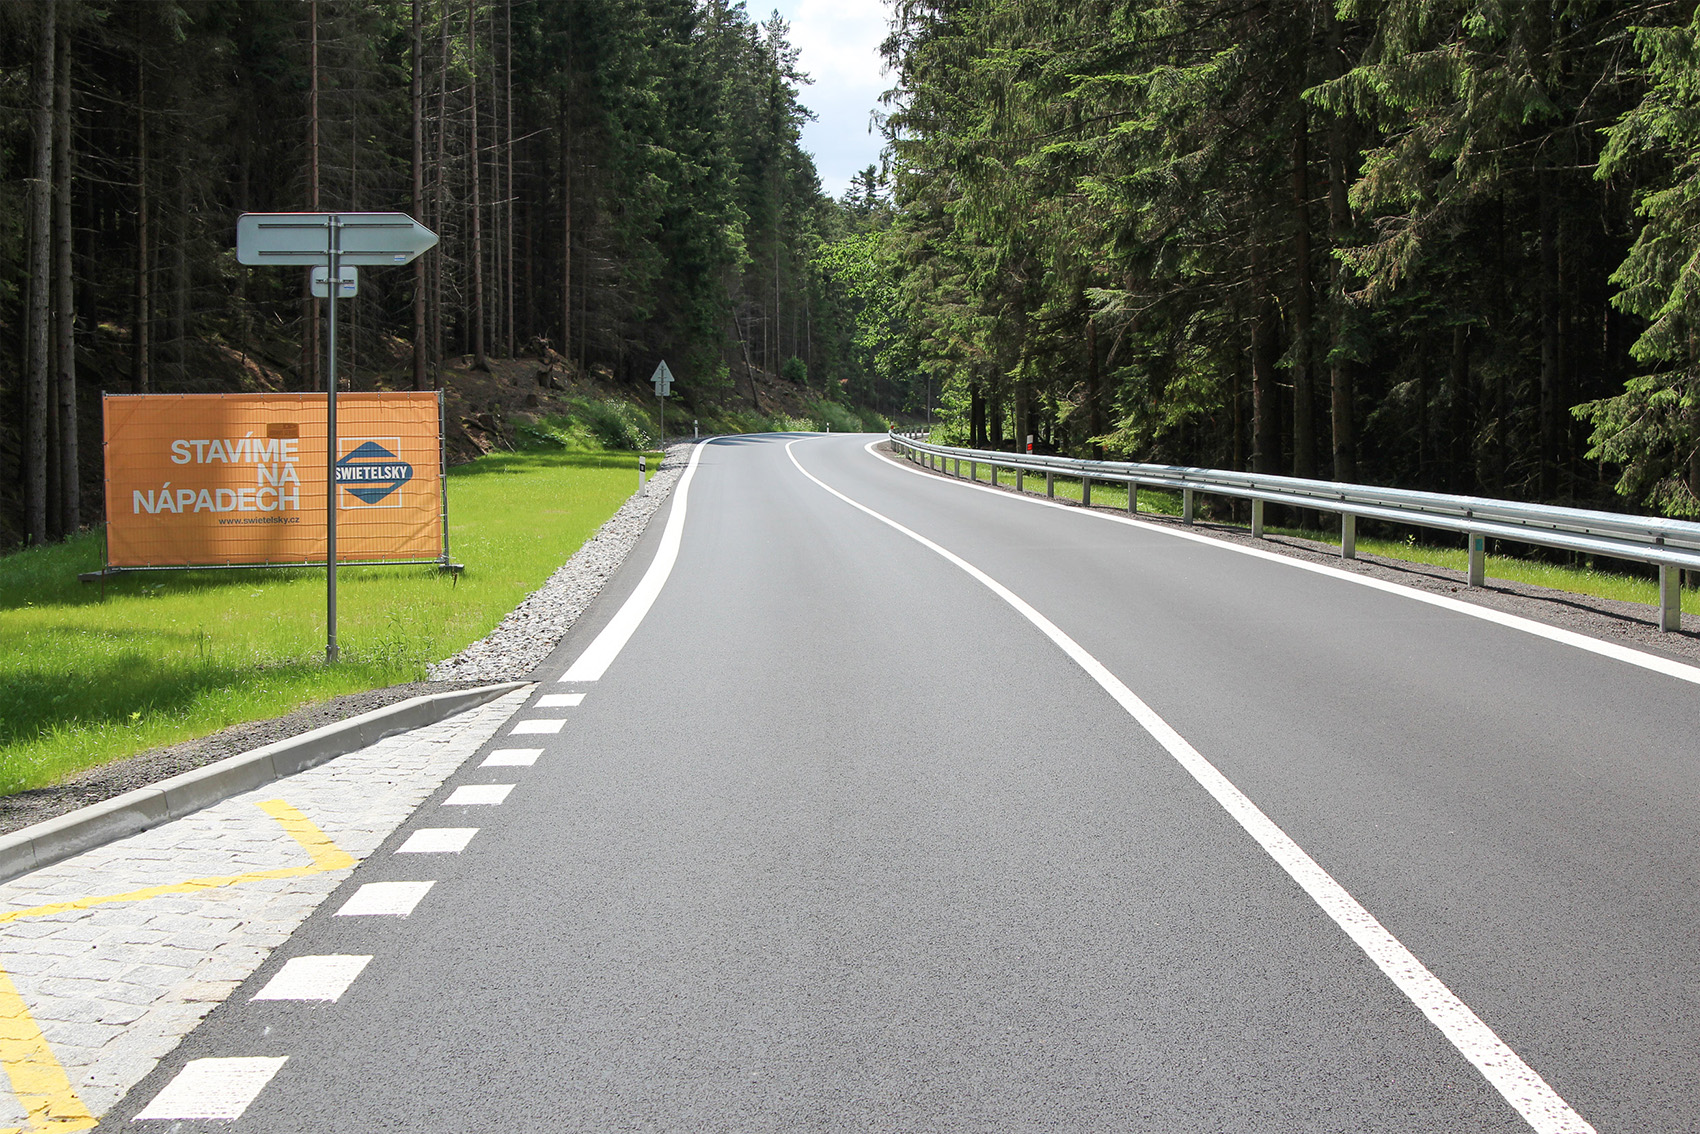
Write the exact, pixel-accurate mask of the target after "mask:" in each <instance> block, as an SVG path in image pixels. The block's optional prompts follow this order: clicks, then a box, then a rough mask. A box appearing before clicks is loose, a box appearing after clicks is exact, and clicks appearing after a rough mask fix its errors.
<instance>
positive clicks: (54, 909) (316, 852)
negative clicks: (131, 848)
mask: <svg viewBox="0 0 1700 1134" xmlns="http://www.w3.org/2000/svg"><path fill="white" fill-rule="evenodd" d="M256 806H257V807H259V808H260V810H262V811H264V812H265V813H266V814H267V815H270V816H271V817H272V818H273V819H276V820H277V822H278V825H279V826H281V827H282V828H283V829H284V831H285V832H287V833H288V834H289V836H290V837H291V838H293V839H294V840H295V841H296V842H298V843H300V844H301V849H303V850H305V851H306V852H307V853H308V854H309V855H312V856H313V865H311V866H285V867H280V868H279V869H276V870H252V871H249V872H248V873H246V874H223V875H217V876H214V877H210V878H191V879H189V880H188V881H186V882H173V883H170V884H169V885H165V886H148V887H146V888H145V889H141V890H131V891H129V892H127V893H123V894H101V895H98V896H96V897H91V898H77V899H75V900H73V901H69V902H53V903H51V904H49V905H45V906H31V907H30V908H29V909H27V910H10V911H8V912H6V913H0V925H4V924H6V923H7V922H12V921H19V920H21V919H23V918H28V917H46V916H48V915H49V914H56V913H66V912H68V911H70V910H86V909H89V908H91V907H93V906H105V905H111V904H113V903H115V902H143V901H146V900H147V899H149V898H162V897H165V896H166V895H168V894H192V893H195V892H196V891H197V890H211V889H215V888H216V887H219V886H237V885H240V884H241V883H243V882H259V881H261V880H263V879H267V878H301V877H303V876H305V875H308V874H323V873H324V872H325V871H327V870H342V869H344V868H346V867H350V866H353V865H354V856H353V855H351V854H349V853H348V852H347V851H344V850H342V849H340V848H339V847H338V846H337V845H336V844H335V843H333V842H331V841H330V839H329V838H327V837H326V835H325V833H324V832H323V831H321V830H319V828H318V827H316V826H314V825H313V821H312V820H311V819H309V818H307V817H306V816H305V815H303V814H301V812H299V811H297V810H295V808H293V807H291V806H289V804H287V803H285V802H284V801H283V800H281V799H268V800H266V801H265V802H264V803H260V804H256ZM0 1134H4V1132H3V1131H0Z"/></svg>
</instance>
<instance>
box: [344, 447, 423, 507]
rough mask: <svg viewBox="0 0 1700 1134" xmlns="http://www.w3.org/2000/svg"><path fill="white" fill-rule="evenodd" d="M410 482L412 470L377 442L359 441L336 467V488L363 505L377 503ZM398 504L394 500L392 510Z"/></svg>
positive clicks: (398, 501) (398, 502) (399, 501)
mask: <svg viewBox="0 0 1700 1134" xmlns="http://www.w3.org/2000/svg"><path fill="white" fill-rule="evenodd" d="M385 440H389V439H388V438H385ZM391 443H392V444H395V442H393V441H392V442H391ZM398 447H399V446H398ZM412 479H413V466H412V465H410V464H408V463H407V462H406V461H404V460H402V459H401V458H400V457H398V456H396V455H395V454H394V453H392V452H391V451H390V450H389V449H386V448H385V447H384V446H382V445H380V444H378V442H376V441H361V442H360V444H359V445H357V446H356V447H355V449H354V451H353V452H351V453H349V454H348V455H347V456H345V457H343V458H342V460H340V461H338V462H337V463H336V482H337V484H338V485H339V486H341V487H342V488H345V489H347V490H348V494H349V495H350V496H353V497H354V498H355V499H356V500H359V501H360V502H361V503H363V504H368V505H371V504H378V503H380V502H381V501H383V500H384V499H385V498H386V497H388V496H389V495H390V494H392V493H393V492H395V491H396V489H398V488H400V487H401V486H402V485H404V484H406V483H407V482H408V481H410V480H412ZM400 503H401V499H400V497H397V498H396V500H395V501H394V504H393V505H391V506H396V505H399V504H400Z"/></svg>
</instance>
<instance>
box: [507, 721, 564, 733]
mask: <svg viewBox="0 0 1700 1134" xmlns="http://www.w3.org/2000/svg"><path fill="white" fill-rule="evenodd" d="M566 723H567V718H566V717H538V718H535V719H533V720H529V721H520V722H519V723H518V724H516V725H514V728H513V731H512V732H511V733H509V734H508V735H509V736H519V735H521V734H523V733H543V732H547V733H554V732H560V731H561V729H562V727H563V726H565V725H566Z"/></svg>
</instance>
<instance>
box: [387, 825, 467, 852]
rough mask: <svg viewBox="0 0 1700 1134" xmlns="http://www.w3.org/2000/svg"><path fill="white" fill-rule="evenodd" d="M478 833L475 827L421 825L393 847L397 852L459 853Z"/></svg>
mask: <svg viewBox="0 0 1700 1134" xmlns="http://www.w3.org/2000/svg"><path fill="white" fill-rule="evenodd" d="M477 833H478V828H477V827H421V828H420V829H419V830H417V831H415V832H413V834H411V835H409V836H407V841H406V842H405V843H403V844H401V846H399V847H397V848H396V849H395V852H396V853H397V854H459V853H460V852H461V851H463V850H465V849H466V844H467V843H470V842H471V841H472V836H474V835H476V834H477Z"/></svg>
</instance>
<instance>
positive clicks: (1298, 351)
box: [1293, 103, 1316, 478]
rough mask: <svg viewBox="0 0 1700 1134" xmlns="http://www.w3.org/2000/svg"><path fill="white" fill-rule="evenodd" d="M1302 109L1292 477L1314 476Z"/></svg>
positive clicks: (1296, 165)
mask: <svg viewBox="0 0 1700 1134" xmlns="http://www.w3.org/2000/svg"><path fill="white" fill-rule="evenodd" d="M1305 114H1306V112H1305V108H1304V105H1303V104H1302V103H1301V104H1300V105H1299V107H1298V119H1297V121H1295V122H1294V124H1293V261H1294V267H1295V268H1296V269H1297V273H1296V276H1297V278H1296V279H1295V281H1294V294H1293V475H1294V476H1302V477H1306V478H1309V477H1314V476H1315V475H1316V393H1315V390H1314V389H1313V388H1312V382H1311V371H1310V336H1311V297H1312V295H1313V292H1314V288H1313V284H1312V282H1311V271H1310V135H1309V129H1308V124H1307V123H1306V121H1305Z"/></svg>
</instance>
